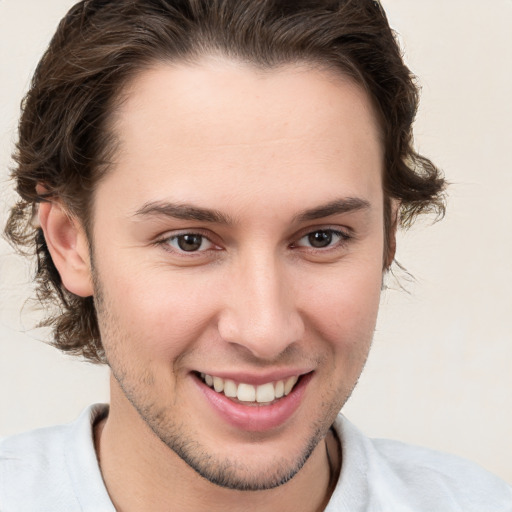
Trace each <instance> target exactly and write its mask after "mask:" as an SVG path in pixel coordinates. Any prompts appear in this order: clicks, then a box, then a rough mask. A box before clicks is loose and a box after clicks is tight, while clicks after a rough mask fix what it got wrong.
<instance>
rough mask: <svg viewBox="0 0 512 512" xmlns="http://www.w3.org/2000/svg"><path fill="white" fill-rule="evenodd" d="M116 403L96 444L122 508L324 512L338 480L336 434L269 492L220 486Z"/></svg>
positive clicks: (100, 427)
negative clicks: (287, 479) (322, 511)
mask: <svg viewBox="0 0 512 512" xmlns="http://www.w3.org/2000/svg"><path fill="white" fill-rule="evenodd" d="M116 405H117V404H116V402H115V401H114V402H113V403H112V405H111V409H110V413H109V416H108V418H106V419H104V420H102V421H101V422H100V423H99V424H98V425H96V427H95V446H96V451H97V455H98V460H99V463H100V468H101V471H102V475H103V479H104V481H105V485H106V487H107V490H108V492H109V495H110V497H111V499H112V502H113V504H114V506H115V508H116V510H117V511H118V512H131V511H145V510H151V511H152V512H160V511H162V512H163V511H167V510H169V504H172V509H173V510H180V511H182V512H189V511H197V510H203V509H205V510H209V511H211V512H217V511H219V512H220V511H222V512H228V511H231V510H233V511H235V510H244V511H246V512H253V511H261V510H265V511H267V512H274V511H275V512H277V511H279V512H292V511H293V512H296V511H297V510H301V511H304V512H316V511H320V510H323V509H324V508H325V506H326V505H327V502H328V501H329V498H330V495H331V494H332V491H333V488H334V486H335V483H336V481H337V476H338V472H339V465H340V458H339V445H338V442H337V440H336V438H335V436H334V435H333V434H332V432H330V433H329V435H328V436H327V438H326V439H324V440H323V441H321V442H320V443H319V444H318V446H317V447H316V448H315V450H314V451H313V453H312V455H311V456H310V458H309V459H308V461H307V462H306V463H305V465H304V466H303V467H302V469H301V470H300V471H299V472H298V473H297V474H296V475H295V477H293V478H292V479H291V480H290V481H289V482H287V483H286V484H283V485H281V486H279V487H276V488H274V489H270V490H264V491H237V490H232V489H226V488H223V487H219V486H217V485H215V484H212V483H211V482H209V481H207V480H206V479H204V478H203V477H201V476H200V475H198V474H197V473H196V472H195V471H194V470H193V469H192V468H190V466H188V464H186V463H185V462H184V461H183V460H182V459H181V458H180V457H179V456H177V455H176V454H175V453H174V452H173V451H172V450H170V449H169V448H168V447H167V446H165V445H164V444H163V443H162V441H161V440H160V439H158V438H157V437H156V435H155V434H154V433H153V432H152V431H151V430H150V429H149V427H148V426H147V425H146V424H145V423H144V422H143V420H142V419H141V418H140V417H139V415H138V414H137V413H136V411H135V410H134V409H133V408H131V406H130V409H131V410H130V409H125V410H124V411H123V410H120V409H119V408H117V407H116Z"/></svg>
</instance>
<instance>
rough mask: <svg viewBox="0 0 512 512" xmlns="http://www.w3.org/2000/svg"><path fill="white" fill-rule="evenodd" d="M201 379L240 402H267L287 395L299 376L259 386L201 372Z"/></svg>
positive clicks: (218, 391) (217, 390)
mask: <svg viewBox="0 0 512 512" xmlns="http://www.w3.org/2000/svg"><path fill="white" fill-rule="evenodd" d="M201 379H202V380H203V382H205V383H206V385H207V386H209V387H210V388H212V389H214V390H215V391H216V392H217V393H224V395H225V396H226V397H228V398H237V399H238V400H239V401H240V402H253V403H254V402H256V403H260V404H265V403H266V404H268V403H271V402H273V401H274V400H276V399H278V398H282V397H283V396H287V395H289V394H290V392H291V391H292V389H293V387H294V386H295V384H297V381H298V380H299V377H298V376H293V377H288V378H287V379H285V380H278V381H276V382H267V383H266V384H262V385H260V386H253V385H252V384H245V383H243V382H241V383H239V384H237V383H236V382H235V381H233V380H230V379H222V378H220V377H213V376H211V375H208V374H204V373H201Z"/></svg>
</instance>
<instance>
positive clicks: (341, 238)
mask: <svg viewBox="0 0 512 512" xmlns="http://www.w3.org/2000/svg"><path fill="white" fill-rule="evenodd" d="M319 233H322V234H327V235H328V236H329V237H331V238H333V237H338V240H337V241H336V242H335V243H334V244H332V243H331V242H332V240H331V241H330V242H329V245H328V246H326V247H313V246H311V245H310V246H302V245H299V242H300V241H301V240H303V239H305V238H308V237H311V236H313V235H316V234H319ZM186 236H191V237H194V236H196V237H200V238H201V245H203V243H204V242H205V241H207V242H208V243H209V244H210V245H211V246H212V247H209V248H207V249H203V250H193V251H186V250H184V249H182V248H179V247H178V248H175V247H172V246H171V242H174V241H177V242H178V243H179V239H180V238H181V237H186ZM351 239H353V235H351V234H349V233H347V232H346V231H341V230H339V229H333V228H323V229H313V230H308V231H307V232H306V233H304V234H301V236H300V237H299V238H298V240H297V242H293V243H292V244H290V245H289V247H290V248H292V249H294V248H297V249H301V248H306V250H310V251H311V252H315V253H319V252H327V251H330V250H336V249H337V248H341V247H344V246H345V245H346V244H347V243H348V242H349V241H350V240H351ZM310 241H311V240H310ZM155 245H158V246H161V247H163V248H164V250H166V251H168V252H172V253H177V254H179V255H185V256H186V257H198V256H200V255H204V253H206V252H208V251H211V250H219V249H216V248H215V247H218V246H216V244H215V243H214V242H212V241H211V240H210V238H209V236H208V235H207V234H205V233H203V232H201V231H184V232H182V233H177V234H173V235H170V236H166V237H164V238H161V239H159V240H156V242H155Z"/></svg>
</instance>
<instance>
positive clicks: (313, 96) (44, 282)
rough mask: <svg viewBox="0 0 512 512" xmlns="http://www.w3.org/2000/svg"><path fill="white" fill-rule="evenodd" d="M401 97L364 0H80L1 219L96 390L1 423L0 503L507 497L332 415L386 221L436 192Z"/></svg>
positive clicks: (413, 210)
mask: <svg viewBox="0 0 512 512" xmlns="http://www.w3.org/2000/svg"><path fill="white" fill-rule="evenodd" d="M416 106H417V91H416V89H415V87H414V84H413V81H412V77H411V75H410V73H409V70H408V69H407V68H406V67H405V66H404V64H403V62H402V60H401V57H400V52H399V49H398V47H397V45H396V42H395V41H394V39H393V36H392V33H391V31H390V29H389V26H388V24H387V21H386V18H385V15H384V13H383V11H382V9H381V7H380V5H379V4H378V3H376V2H372V1H370V0H360V1H354V0H347V1H328V0H325V1H323V2H313V1H305V2H297V1H295V2H282V1H280V2H278V1H275V2H271V1H266V0H263V1H262V0H259V1H256V0H237V1H234V0H233V1H229V0H226V1H220V0H218V1H215V0H212V1H209V2H201V1H198V0H189V1H165V0H151V1H148V0H144V1H142V0H140V1H137V0H136V1H134V0H130V1H128V0H118V1H116V2H106V1H98V0H96V1H88V2H80V3H78V4H77V5H76V6H75V7H74V8H73V9H72V10H71V11H70V13H68V15H67V16H66V17H65V18H64V20H63V21H62V23H61V25H60V27H59V29H58V31H57V33H56V35H55V37H54V39H53V41H52V43H51V45H50V48H49V50H48V51H47V53H46V54H45V56H44V57H43V59H42V61H41V63H40V65H39V67H38V69H37V71H36V74H35V77H34V81H33V84H32V88H31V90H30V91H29V94H28V96H27V99H26V102H25V105H24V112H23V116H22V120H21V124H20V135H19V137H20V140H19V144H18V154H17V164H18V167H17V169H16V170H15V173H14V174H15V176H14V177H15V179H16V180H17V189H18V192H19V194H20V195H21V197H22V200H21V202H20V203H19V204H18V205H17V206H16V207H15V208H14V209H13V211H12V215H11V218H10V220H9V223H8V226H7V230H6V232H7V235H8V236H9V237H10V238H11V240H13V241H14V242H17V243H22V242H28V243H29V244H35V246H36V251H37V254H38V258H39V266H38V276H37V278H38V280H39V283H40V287H41V288H40V289H41V291H42V292H43V296H44V297H45V299H47V300H49V301H52V300H53V301H55V302H57V304H58V305H59V306H60V308H59V311H58V314H57V315H55V316H54V317H52V318H49V319H48V323H49V324H51V325H53V326H54V337H55V345H56V346H57V347H59V348H60V349H62V350H64V351H67V352H70V353H74V354H77V355H82V356H85V357H86V358H88V359H89V360H91V361H95V362H103V363H106V364H108V365H109V366H110V368H111V371H112V379H111V401H110V407H106V406H94V407H92V408H90V409H88V410H87V411H85V412H84V414H83V415H82V417H81V418H80V419H79V420H78V421H77V422H76V423H75V424H73V425H72V426H68V427H55V428H50V429H45V430H42V431H36V432H33V433H28V434H24V435H21V436H15V437H13V438H10V439H6V440H4V441H3V442H2V444H1V445H0V507H1V508H0V509H1V510H2V511H3V510H5V511H6V512H7V511H10V510H91V511H92V510H122V511H130V510H151V511H159V510H180V511H189V510H202V509H205V508H207V509H208V510H214V511H215V510H265V511H273V510H276V511H277V510H279V511H291V510H294V511H296V510H301V511H316V510H328V511H338V510H346V511H355V510H425V511H427V510H428V511H431V510H475V511H476V510H478V511H480V510H496V511H498V510H499V511H505V510H511V507H512V491H511V489H510V487H508V486H507V485H506V484H505V483H503V482H500V481H499V480H497V479H495V478H494V477H492V476H490V475H488V474H487V473H485V472H484V471H482V470H480V469H479V468H476V467H475V466H473V465H472V464H470V463H466V462H463V461H460V460H459V459H456V458H453V457H449V456H444V455H440V454H437V453H433V452H429V451H427V450H422V449H419V448H414V447H408V446H404V445H401V444H398V443H394V442H389V441H380V442H376V441H371V440H369V439H367V438H365V437H364V436H363V435H362V434H361V433H360V432H359V431H358V430H357V429H356V428H355V427H354V426H352V425H351V424H350V423H349V422H348V421H347V420H346V419H344V418H343V417H342V416H338V413H339V411H340V409H341V408H342V406H343V405H344V403H345V402H346V400H347V399H348V397H349V396H350V393H351V391H352V389H353V388H354V386H355V384H356V382H357V379H358V377H359V375H360V373H361V371H362V368H363V366H364V363H365V360H366V357H367V355H368V351H369V348H370V344H371V339H372V335H373V331H374V327H375V321H376V316H377V310H378V303H379V296H380V290H381V286H382V279H383V275H384V274H385V272H386V271H387V270H388V268H389V266H390V265H391V263H392V261H393V257H394V252H395V231H396V228H397V225H398V223H399V222H402V223H405V224H408V223H410V222H412V221H413V220H414V218H415V217H416V216H417V215H418V214H420V213H422V212H424V211H432V210H434V211H438V212H442V211H443V203H442V192H443V190H444V180H443V178H442V177H441V176H440V174H439V171H438V170H437V169H436V168H435V167H434V165H433V164H432V163H431V162H430V161H429V160H428V159H426V158H425V157H422V156H420V155H418V154H417V153H415V152H414V150H413V148H412V146H411V139H412V131H411V125H412V121H413V119H414V114H415V111H416ZM35 216H37V221H34V217H35Z"/></svg>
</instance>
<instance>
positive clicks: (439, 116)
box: [0, 0, 512, 482]
mask: <svg viewBox="0 0 512 512" xmlns="http://www.w3.org/2000/svg"><path fill="white" fill-rule="evenodd" d="M72 3H73V2H72V1H71V0H44V1H41V0H0V72H1V81H0V191H1V192H0V193H1V196H0V221H1V224H2V225H3V221H4V220H5V214H6V211H7V205H8V204H9V203H10V201H11V200H12V197H13V193H12V191H11V189H10V185H9V184H8V181H7V176H8V171H7V168H8V166H9V165H10V158H9V155H10V153H11V151H12V148H13V144H14V141H15V130H16V123H17V117H18V106H19V102H20V100H21V98H22V94H23V92H24V91H25V90H26V89H27V87H28V83H29V77H30V75H31V73H32V72H33V70H34V67H35V65H36V63H37V60H38V58H39V56H40V55H41V53H42V51H43V49H44V47H45V45H46V44H47V42H48V40H49V38H50V36H51V34H52V33H53V31H54V29H55V26H56V24H57V22H58V20H59V19H60V18H61V17H62V15H63V14H64V13H65V12H66V10H67V9H68V8H69V7H70V6H71V4H72ZM383 3H384V6H385V7H386V9H387V11H388V15H389V18H390V21H391V24H392V25H393V27H394V28H395V29H396V30H397V31H398V33H399V34H400V36H401V40H402V41H403V45H404V48H405V52H406V60H407V62H408V63H409V65H410V67H411V68H412V70H413V71H414V72H415V73H416V74H417V75H419V77H420V83H421V85H422V88H423V96H422V103H421V110H420V112H419V116H418V122H417V127H416V144H417V146H418V147H419V148H420V150H421V151H422V152H424V153H426V154H427V155H428V156H430V157H431V158H433V159H434V161H435V162H436V163H437V164H438V165H440V166H441V167H442V168H443V169H444V170H445V173H446V175H447V177H448V179H449V180H450V181H451V182H452V186H451V187H450V199H449V209H448V213H447V217H446V219H445V220H444V221H443V222H441V223H439V224H436V225H434V226H429V225H428V223H422V224H421V225H419V226H417V227H416V228H414V229H413V230H411V231H409V232H408V233H405V234H404V235H402V236H400V240H399V248H398V260H399V261H400V262H401V263H402V264H404V265H405V266H406V267H407V268H408V270H409V271H410V272H411V273H412V274H414V276H415V277H416V282H415V283H411V284H408V285H407V287H408V289H409V291H410V294H407V293H405V292H403V291H400V290H398V289H397V287H396V286H394V288H395V289H394V290H389V291H387V292H386V293H385V294H384V295H383V299H382V311H381V316H380V320H379V324H378V329H377V332H376V336H375V344H374V349H373V353H372V354H371V356H370V360H369V362H368V365H367V368H366V370H365V372H364V373H363V377H362V378H361V382H360V384H359V387H358V388H357V390H356V392H355V393H354V396H353V397H352V399H351V401H350V402H349V404H348V405H347V407H346V409H345V413H346V414H347V415H348V416H349V418H350V419H352V420H353V421H354V422H356V423H357V424H358V425H359V426H360V427H362V428H363V429H364V430H365V431H366V432H367V433H368V434H369V435H371V436H376V437H392V438H398V439H401V440H404V441H408V442H412V443H416V444H421V445H426V446H429V447H433V448H437V449H441V450H444V451H448V452H452V453H456V454H459V455H462V456H465V457H467V458H470V459H473V460H475V461H477V462H479V463H480V464H481V465H483V466H484V467H486V468H488V469H490V470H491V471H493V472H495V473H497V474H498V475H501V476H502V477H503V478H505V479H506V480H508V481H509V482H512V435H511V433H512V205H511V196H512V165H511V157H510V154H511V149H512V135H511V134H512V121H511V120H512V102H511V99H510V97H511V93H512V66H511V62H512V30H511V27H512V1H511V0H490V1H488V2H482V1H481V0H434V1H430V2H421V1H411V0H387V1H386V0H385V1H384V2H383ZM30 275H31V270H30V268H29V267H27V265H26V264H25V263H24V262H23V261H22V260H21V259H19V258H17V257H15V256H13V255H12V251H11V250H10V248H9V247H8V246H7V244H6V243H5V242H3V241H0V280H1V283H0V436H1V435H8V434H11V433H14V432H18V431H21V430H25V429H29V428H33V427H37V426H42V425H47V424H53V423H57V422H64V421H70V420H72V419H73V418H75V417H76V416H77V414H78V413H79V411H80V410H81V409H82V408H83V407H84V406H86V405H88V404H89V403H91V402H95V401H105V400H107V397H108V393H107V385H108V377H107V371H106V369H105V368H98V367H94V366H92V365H89V364H84V363H81V362H79V361H74V360H73V359H70V358H69V357H65V356H62V355H60V354H59V353H58V352H57V351H56V350H54V349H52V348H50V347H48V346H46V345H44V344H43V343H41V342H40V341H39V339H44V337H45V333H44V332H42V331H40V330H39V331H34V330H31V326H32V325H33V324H34V323H35V321H36V319H37V312H34V311H33V308H32V307H31V306H30V304H29V303H26V299H27V297H29V295H30V287H29V286H28V284H27V283H29V282H30ZM22 308H23V309H24V312H23V313H21V314H20V310H21V309H22Z"/></svg>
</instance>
